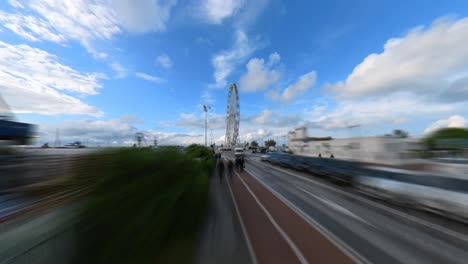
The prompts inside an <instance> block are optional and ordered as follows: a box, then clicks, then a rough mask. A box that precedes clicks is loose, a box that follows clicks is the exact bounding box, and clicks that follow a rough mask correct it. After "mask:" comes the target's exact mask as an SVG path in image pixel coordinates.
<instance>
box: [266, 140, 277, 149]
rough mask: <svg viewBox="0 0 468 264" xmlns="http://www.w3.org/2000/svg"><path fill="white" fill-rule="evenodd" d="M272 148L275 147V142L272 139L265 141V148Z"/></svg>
mask: <svg viewBox="0 0 468 264" xmlns="http://www.w3.org/2000/svg"><path fill="white" fill-rule="evenodd" d="M274 146H276V141H275V140H274V139H269V140H267V141H265V147H267V148H269V147H274Z"/></svg>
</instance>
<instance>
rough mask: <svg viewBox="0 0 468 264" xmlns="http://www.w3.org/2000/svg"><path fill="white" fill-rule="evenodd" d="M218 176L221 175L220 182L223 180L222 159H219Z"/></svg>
mask: <svg viewBox="0 0 468 264" xmlns="http://www.w3.org/2000/svg"><path fill="white" fill-rule="evenodd" d="M218 176H219V182H223V176H224V162H223V161H222V160H219V161H218Z"/></svg>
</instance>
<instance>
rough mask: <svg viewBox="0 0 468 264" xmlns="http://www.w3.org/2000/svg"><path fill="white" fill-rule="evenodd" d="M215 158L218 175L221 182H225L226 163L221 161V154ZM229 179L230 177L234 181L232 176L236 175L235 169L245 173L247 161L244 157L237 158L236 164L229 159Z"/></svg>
mask: <svg viewBox="0 0 468 264" xmlns="http://www.w3.org/2000/svg"><path fill="white" fill-rule="evenodd" d="M215 158H216V160H217V167H218V175H219V181H220V182H222V181H223V175H224V166H225V164H224V161H223V160H222V159H221V153H216V154H215ZM226 163H227V165H226V166H227V175H226V176H227V177H229V179H232V176H233V174H234V169H235V170H236V171H237V172H243V171H244V168H245V160H244V157H242V156H241V157H236V158H235V163H234V162H233V161H232V160H231V159H228V160H227V162H226Z"/></svg>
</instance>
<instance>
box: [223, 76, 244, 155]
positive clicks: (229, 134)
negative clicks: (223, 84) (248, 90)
mask: <svg viewBox="0 0 468 264" xmlns="http://www.w3.org/2000/svg"><path fill="white" fill-rule="evenodd" d="M239 121H240V107H239V92H238V91H237V85H236V84H235V83H233V84H231V86H229V93H228V99H227V113H226V136H225V143H226V145H228V146H235V145H236V144H237V143H238V140H239Z"/></svg>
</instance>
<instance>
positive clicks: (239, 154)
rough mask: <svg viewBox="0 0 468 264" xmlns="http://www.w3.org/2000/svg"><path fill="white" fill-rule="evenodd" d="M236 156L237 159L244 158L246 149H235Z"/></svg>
mask: <svg viewBox="0 0 468 264" xmlns="http://www.w3.org/2000/svg"><path fill="white" fill-rule="evenodd" d="M234 156H235V157H236V158H237V157H243V156H244V149H243V148H235V149H234Z"/></svg>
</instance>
